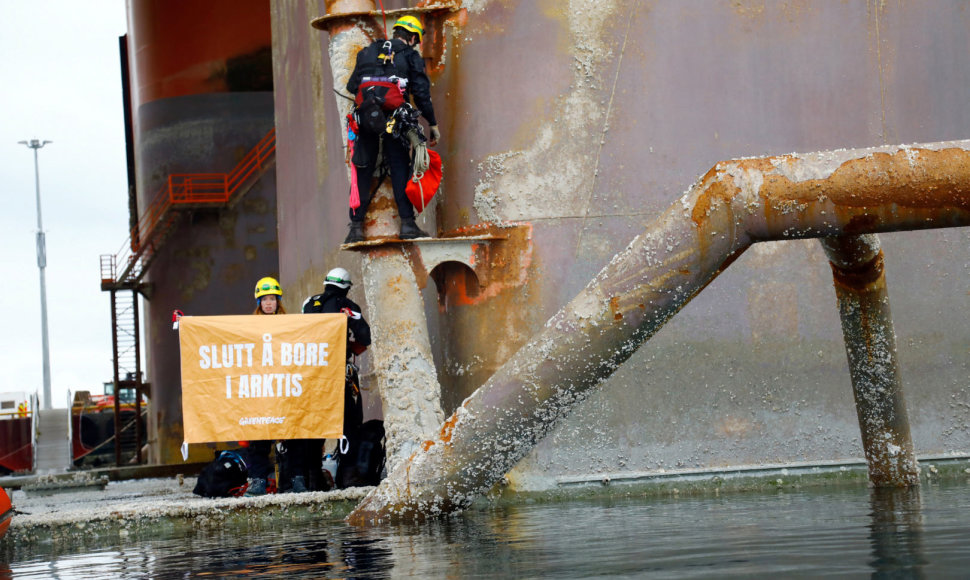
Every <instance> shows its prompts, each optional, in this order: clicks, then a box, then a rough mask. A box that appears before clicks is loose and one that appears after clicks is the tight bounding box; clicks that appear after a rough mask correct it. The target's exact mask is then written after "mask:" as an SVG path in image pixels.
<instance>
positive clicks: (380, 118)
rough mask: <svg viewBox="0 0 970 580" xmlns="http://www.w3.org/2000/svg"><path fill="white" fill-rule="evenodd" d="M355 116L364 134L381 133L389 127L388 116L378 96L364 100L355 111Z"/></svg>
mask: <svg viewBox="0 0 970 580" xmlns="http://www.w3.org/2000/svg"><path fill="white" fill-rule="evenodd" d="M354 117H355V118H356V121H357V125H358V126H360V132H361V133H362V134H371V135H380V134H381V133H383V132H384V131H385V130H386V129H387V116H386V115H385V114H384V110H383V108H382V103H381V102H380V101H378V100H377V99H376V98H373V97H367V98H365V99H364V100H362V101H361V102H360V103H359V104H358V105H357V109H356V110H355V111H354Z"/></svg>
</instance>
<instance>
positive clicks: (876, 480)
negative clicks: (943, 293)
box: [821, 235, 919, 487]
mask: <svg viewBox="0 0 970 580" xmlns="http://www.w3.org/2000/svg"><path fill="white" fill-rule="evenodd" d="M821 242H822V247H824V248H825V253H826V254H827V255H828V256H829V260H830V261H831V263H832V273H833V277H834V278H835V295H836V297H837V298H838V302H839V314H840V317H841V319H842V334H843V336H844V337H845V350H846V354H847V355H848V359H849V372H850V373H851V375H852V391H853V393H854V395H855V404H856V412H857V414H858V415H859V429H860V431H861V432H862V447H863V449H864V450H865V453H866V461H867V462H868V464H869V481H870V482H871V483H872V484H873V485H874V486H876V487H905V486H909V485H918V484H919V465H918V464H917V462H916V454H915V452H914V450H913V438H912V436H911V435H910V431H909V417H908V415H907V414H906V402H905V400H904V398H903V384H902V379H901V378H900V374H899V363H898V362H897V356H896V332H895V330H894V329H893V321H892V316H891V314H890V309H889V292H888V291H887V289H886V274H885V268H884V260H883V253H882V250H881V249H880V245H879V239H878V238H877V237H876V236H875V235H862V236H840V237H833V238H825V239H823V240H821Z"/></svg>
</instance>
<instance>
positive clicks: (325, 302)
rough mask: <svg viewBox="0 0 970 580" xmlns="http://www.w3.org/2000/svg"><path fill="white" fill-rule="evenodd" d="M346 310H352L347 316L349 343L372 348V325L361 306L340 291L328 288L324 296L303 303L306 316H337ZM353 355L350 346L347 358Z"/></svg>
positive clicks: (308, 299)
mask: <svg viewBox="0 0 970 580" xmlns="http://www.w3.org/2000/svg"><path fill="white" fill-rule="evenodd" d="M344 308H347V309H349V310H350V312H351V314H350V315H349V316H347V333H348V334H349V336H348V343H351V342H356V343H357V344H358V345H360V346H362V347H368V346H370V325H369V324H367V321H366V320H364V316H363V315H362V314H361V313H360V306H357V303H355V302H354V301H353V300H351V299H350V298H347V297H346V296H344V295H343V294H342V293H341V292H340V291H337V292H332V291H331V290H330V288H329V287H328V288H327V290H326V291H324V293H323V294H315V295H313V296H310V297H309V298H307V299H306V301H305V302H304V303H303V313H304V314H315V313H316V314H336V313H339V312H341V311H342V310H343V309H344ZM350 354H351V349H350V345H349V344H348V348H347V356H348V357H349V356H350Z"/></svg>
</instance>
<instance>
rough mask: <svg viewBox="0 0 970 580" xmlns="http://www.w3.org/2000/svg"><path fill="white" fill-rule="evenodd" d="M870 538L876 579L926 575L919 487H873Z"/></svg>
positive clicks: (921, 576)
mask: <svg viewBox="0 0 970 580" xmlns="http://www.w3.org/2000/svg"><path fill="white" fill-rule="evenodd" d="M869 502H870V505H871V506H872V510H871V511H870V516H871V517H872V524H871V525H870V526H869V529H870V533H869V538H870V539H871V540H872V561H871V562H870V564H871V565H872V567H873V572H872V577H873V578H880V579H882V578H923V567H924V566H925V565H926V564H927V561H926V558H925V557H924V556H923V545H922V544H923V542H922V534H923V516H922V505H921V498H920V490H919V488H903V489H895V488H885V489H876V488H874V489H871V490H870V491H869Z"/></svg>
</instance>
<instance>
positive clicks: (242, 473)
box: [192, 451, 249, 497]
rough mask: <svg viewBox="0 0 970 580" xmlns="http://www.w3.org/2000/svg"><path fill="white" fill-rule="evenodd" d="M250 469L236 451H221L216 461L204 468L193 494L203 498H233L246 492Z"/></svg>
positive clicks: (217, 454)
mask: <svg viewBox="0 0 970 580" xmlns="http://www.w3.org/2000/svg"><path fill="white" fill-rule="evenodd" d="M248 475H249V469H248V468H247V467H246V462H245V461H244V460H243V458H242V456H241V455H239V453H237V452H235V451H219V452H217V453H216V458H215V460H214V461H213V462H212V463H210V464H208V465H206V466H205V467H203V468H202V472H201V473H199V479H198V480H197V481H196V483H195V489H193V490H192V493H194V494H195V495H201V496H202V497H231V496H239V495H242V494H243V492H245V491H246V477H247V476H248Z"/></svg>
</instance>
